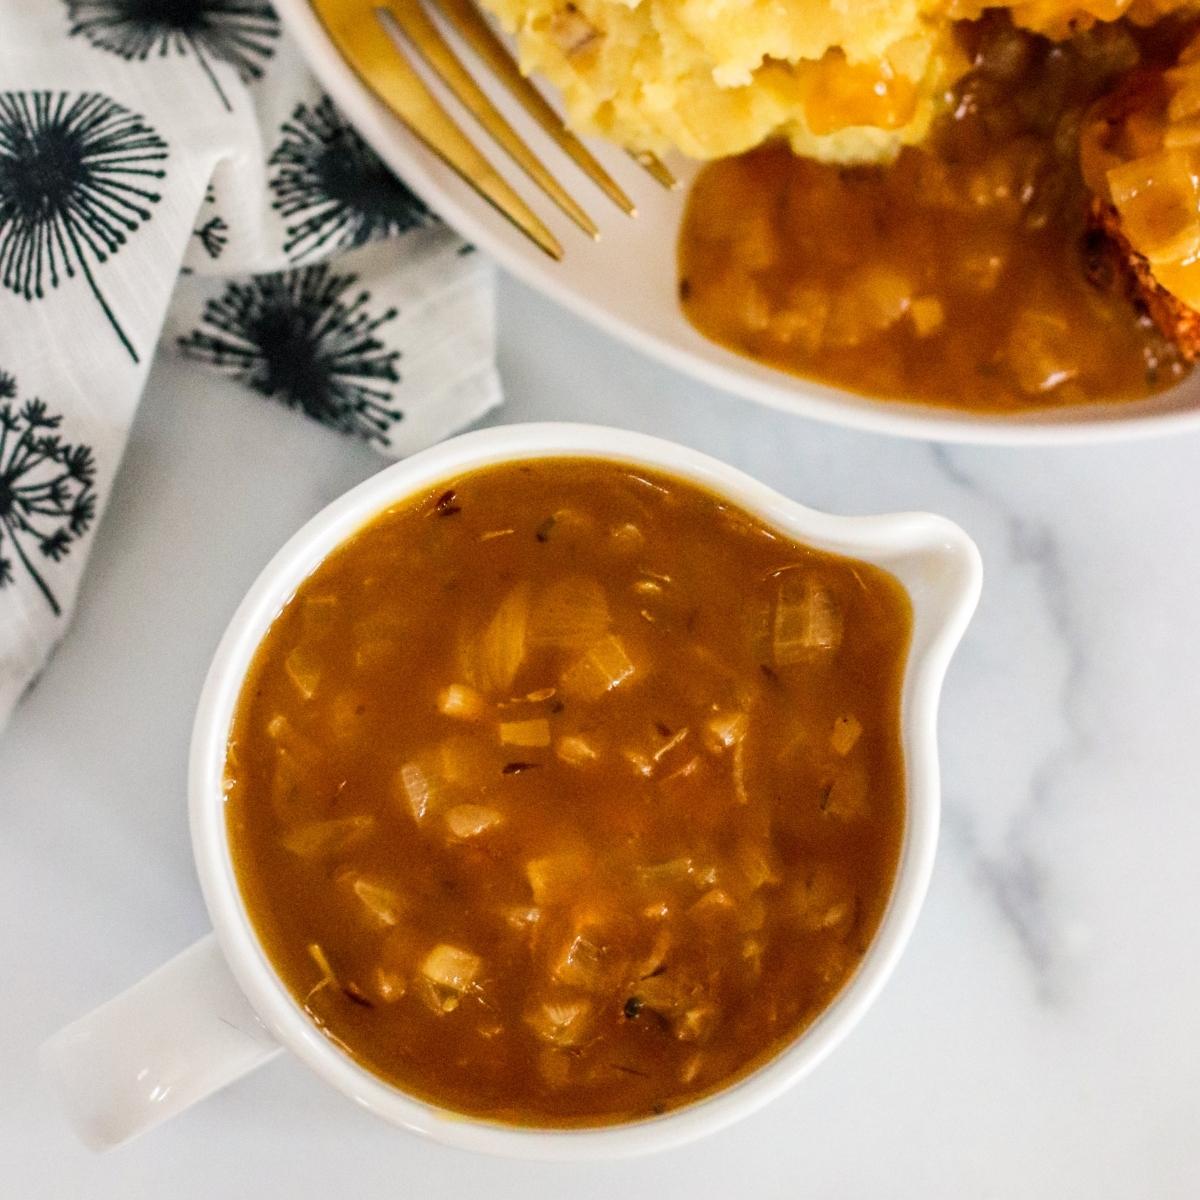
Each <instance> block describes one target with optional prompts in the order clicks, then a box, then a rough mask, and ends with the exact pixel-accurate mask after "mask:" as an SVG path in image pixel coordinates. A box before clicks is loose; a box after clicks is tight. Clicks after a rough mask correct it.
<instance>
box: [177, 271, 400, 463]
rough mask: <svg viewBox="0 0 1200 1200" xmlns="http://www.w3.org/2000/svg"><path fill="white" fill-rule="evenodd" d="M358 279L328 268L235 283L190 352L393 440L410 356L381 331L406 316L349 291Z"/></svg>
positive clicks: (262, 390) (352, 429) (210, 312)
mask: <svg viewBox="0 0 1200 1200" xmlns="http://www.w3.org/2000/svg"><path fill="white" fill-rule="evenodd" d="M357 282H358V277H357V276H356V275H335V274H333V273H332V272H331V271H330V270H329V268H328V266H327V265H325V264H321V265H320V266H315V267H303V268H301V269H299V270H294V271H284V272H282V273H280V274H276V275H257V276H253V277H251V278H249V279H247V280H244V281H242V282H238V283H231V284H229V286H228V287H226V289H225V291H224V292H223V293H222V294H221V295H220V296H219V297H217V298H215V299H212V300H209V301H208V303H207V304H206V305H205V306H204V315H203V318H202V320H201V328H199V329H197V330H195V331H194V332H192V333H190V334H189V335H188V336H187V337H185V338H181V339H180V342H179V346H180V349H181V350H182V351H183V353H184V354H186V355H187V356H188V357H190V358H195V359H199V360H201V361H203V362H207V363H211V364H212V365H213V366H216V367H220V368H222V369H223V370H225V371H227V372H228V373H229V374H230V375H231V376H233V377H234V378H235V379H237V380H239V381H240V382H242V383H244V384H246V385H247V386H248V387H250V388H253V389H254V391H256V392H258V393H259V394H260V395H263V396H267V397H269V398H271V399H274V400H278V401H279V402H280V403H282V404H284V405H286V406H287V407H288V408H299V409H301V410H302V411H303V412H305V413H307V414H308V415H309V416H310V417H312V418H313V419H314V420H316V421H320V422H321V424H322V425H328V426H330V427H331V428H333V429H337V430H339V431H340V432H342V433H349V434H354V435H356V436H358V437H361V438H363V439H364V440H366V441H378V442H386V441H387V434H388V430H389V429H390V428H391V426H392V425H393V424H394V423H395V422H396V421H399V420H401V419H402V414H401V413H400V412H399V411H398V410H397V409H395V408H393V407H392V406H391V399H392V389H391V387H390V386H389V385H391V384H395V383H398V382H399V381H400V375H399V373H398V372H397V370H396V361H397V359H399V357H400V351H399V350H388V349H387V347H386V346H385V345H384V344H383V342H381V341H380V340H379V338H378V337H377V336H376V331H377V330H378V329H379V328H380V326H382V325H385V324H386V323H387V322H388V321H391V320H392V319H393V318H394V317H395V316H396V310H395V309H394V308H389V309H388V310H387V311H385V312H383V313H380V314H379V315H378V316H372V315H371V313H370V311H369V310H368V307H367V306H368V304H369V303H370V300H371V297H370V295H369V293H367V292H365V291H360V292H358V294H357V295H355V296H353V297H352V298H351V297H349V296H348V295H347V294H348V293H349V292H350V290H351V289H352V288H353V287H354V285H355V284H356V283H357Z"/></svg>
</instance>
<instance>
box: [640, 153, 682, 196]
mask: <svg viewBox="0 0 1200 1200" xmlns="http://www.w3.org/2000/svg"><path fill="white" fill-rule="evenodd" d="M628 154H629V157H630V158H632V159H633V161H634V162H635V163H637V165H638V166H639V167H643V168H644V169H645V170H646V171H648V172H649V174H650V178H651V179H653V180H654V181H655V182H656V183H661V184H662V185H663V187H665V188H666V189H667V191H668V192H673V191H674V190H675V189H676V188H677V187H678V186H679V180H678V179H676V178H675V176H674V175H672V174H671V169H670V168H669V167H668V166H667V164H666V163H664V162H663V161H662V159H661V158H659V157H658V155H657V154H651V153H650V151H649V150H630V151H628Z"/></svg>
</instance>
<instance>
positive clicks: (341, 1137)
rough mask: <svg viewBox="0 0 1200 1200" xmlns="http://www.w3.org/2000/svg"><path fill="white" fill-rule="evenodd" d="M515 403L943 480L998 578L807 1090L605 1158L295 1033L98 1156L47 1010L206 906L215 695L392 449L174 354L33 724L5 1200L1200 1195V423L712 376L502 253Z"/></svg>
mask: <svg viewBox="0 0 1200 1200" xmlns="http://www.w3.org/2000/svg"><path fill="white" fill-rule="evenodd" d="M501 303H502V320H501V327H502V345H503V359H502V364H501V365H502V370H503V375H504V378H505V382H506V385H507V389H508V394H509V404H508V408H507V410H506V414H505V419H508V420H512V421H522V420H530V419H536V418H545V417H566V418H576V419H584V420H594V421H600V422H605V423H610V424H619V425H626V426H629V427H632V428H637V429H644V430H647V431H651V432H654V433H660V434H664V435H666V436H669V437H673V438H676V439H678V440H680V441H684V442H688V443H690V444H692V445H695V446H697V447H700V448H701V449H703V450H706V451H708V452H710V453H713V454H717V455H720V456H722V457H724V458H727V459H729V460H730V461H732V462H734V463H736V464H737V465H739V466H741V467H743V468H744V469H746V470H748V471H751V472H753V473H755V474H757V475H759V476H761V477H762V478H763V479H765V480H767V481H768V482H769V483H771V484H773V485H774V486H776V487H778V488H780V489H782V490H783V491H785V492H787V493H789V494H791V495H794V496H796V497H798V498H800V499H802V500H804V501H807V502H809V503H811V504H814V505H816V506H819V507H824V508H828V509H831V510H836V511H841V512H870V511H875V510H882V509H895V508H910V507H911V508H925V507H927V508H932V509H935V510H938V511H941V512H944V513H946V514H948V515H949V516H951V517H953V518H954V519H956V520H958V521H959V522H961V523H962V524H963V525H964V526H965V527H966V528H967V529H968V530H969V531H970V532H971V533H972V534H973V535H974V537H975V538H976V539H977V540H978V542H979V545H980V547H981V549H982V551H983V555H984V559H985V563H986V570H987V579H986V583H985V589H984V598H983V602H982V604H981V607H980V610H979V613H978V616H977V618H976V621H975V624H974V626H973V628H972V629H971V631H970V632H969V634H968V635H967V638H966V641H965V643H964V645H963V647H962V649H961V651H960V653H959V655H958V658H957V660H956V662H955V664H954V666H953V668H952V670H951V673H950V678H949V682H948V686H947V690H946V695H945V703H944V711H943V720H942V747H943V763H944V778H945V809H946V813H945V826H944V836H943V842H942V850H941V855H940V860H939V863H938V867H937V870H936V874H935V878H934V884H933V888H932V891H931V894H930V897H929V901H928V904H927V906H926V909H925V912H924V916H923V918H922V921H921V923H920V926H919V928H918V931H917V934H916V937H915V939H914V941H913V944H912V946H911V948H910V951H909V953H908V955H907V957H906V958H905V960H904V961H903V963H902V964H901V966H900V969H899V971H898V972H897V974H896V976H895V978H894V980H893V982H892V983H891V984H890V986H889V987H888V989H887V991H886V993H885V994H884V996H883V998H882V999H881V1001H880V1003H879V1004H878V1006H877V1007H876V1008H875V1009H874V1010H873V1011H872V1012H871V1014H870V1015H869V1016H868V1017H867V1019H866V1020H865V1021H864V1023H863V1024H862V1026H861V1027H860V1028H859V1029H858V1031H857V1032H856V1033H855V1034H854V1035H853V1037H852V1038H851V1040H850V1041H849V1042H848V1043H847V1044H846V1045H845V1046H844V1047H843V1048H842V1049H841V1050H840V1051H839V1052H838V1053H837V1054H836V1055H835V1056H834V1057H833V1058H832V1059H831V1060H830V1061H828V1062H827V1063H826V1064H825V1065H824V1066H822V1067H821V1068H820V1069H819V1070H818V1071H817V1073H816V1074H815V1075H813V1076H811V1077H810V1079H809V1080H808V1081H806V1082H805V1083H804V1084H802V1085H801V1086H800V1087H799V1088H798V1089H797V1090H795V1091H794V1092H793V1093H792V1094H791V1095H790V1096H788V1097H787V1098H785V1099H783V1100H781V1101H779V1102H777V1103H776V1104H774V1105H773V1106H771V1107H769V1108H768V1109H767V1110H765V1111H764V1112H762V1113H761V1114H759V1115H757V1116H755V1117H753V1118H751V1119H749V1120H747V1121H746V1122H744V1123H743V1124H741V1125H740V1126H737V1127H736V1128H734V1129H732V1130H730V1131H728V1132H726V1133H724V1134H722V1135H720V1136H717V1137H714V1138H711V1139H710V1140H708V1141H706V1142H703V1143H701V1144H698V1145H696V1146H694V1147H691V1148H689V1149H686V1150H683V1151H679V1152H674V1153H670V1154H664V1155H659V1156H657V1157H653V1158H649V1159H644V1160H641V1161H634V1162H625V1163H613V1164H603V1165H597V1166H594V1167H588V1168H572V1167H565V1166H544V1165H539V1164H521V1163H510V1162H493V1161H488V1160H485V1159H482V1158H477V1157H474V1156H471V1155H467V1154H462V1153H457V1152H452V1151H449V1150H445V1149H442V1148H440V1147H438V1146H435V1145H431V1144H428V1143H425V1142H422V1141H419V1140H417V1139H415V1138H412V1137H410V1136H408V1135H405V1134H402V1133H399V1132H397V1131H394V1130H392V1129H391V1128H389V1127H387V1126H385V1125H383V1124H381V1123H378V1122H376V1121H375V1120H374V1119H372V1118H370V1117H368V1116H366V1115H364V1114H362V1113H360V1112H359V1111H357V1110H356V1109H355V1108H354V1107H353V1106H352V1105H351V1104H350V1103H349V1102H348V1101H345V1100H343V1099H341V1098H340V1097H339V1096H337V1095H336V1094H332V1093H330V1092H329V1091H327V1090H326V1089H325V1087H324V1086H323V1085H321V1084H319V1083H318V1082H317V1081H316V1079H315V1078H313V1077H310V1076H309V1075H308V1073H307V1072H306V1071H305V1070H304V1069H303V1068H301V1067H300V1066H299V1065H297V1064H296V1063H295V1062H292V1061H289V1060H287V1059H286V1057H285V1058H282V1059H278V1060H276V1061H275V1062H273V1063H272V1064H270V1065H269V1066H267V1067H266V1068H264V1069H263V1070H261V1071H260V1072H259V1073H258V1074H257V1075H255V1076H253V1077H252V1078H250V1079H248V1080H246V1081H244V1082H242V1083H240V1084H238V1085H237V1086H235V1087H233V1088H231V1089H229V1090H228V1091H226V1092H224V1093H222V1094H220V1095H219V1096H217V1097H215V1098H213V1099H211V1100H209V1101H207V1102H205V1103H204V1104H202V1105H201V1106H199V1107H198V1108H197V1109H195V1110H193V1111H192V1112H190V1113H188V1114H186V1115H185V1116H184V1117H182V1118H180V1119H178V1120H177V1121H175V1122H174V1123H172V1124H171V1125H169V1126H166V1127H163V1128H162V1129H160V1130H158V1131H156V1132H154V1133H152V1134H150V1135H148V1136H147V1137H146V1138H144V1139H143V1140H141V1141H139V1142H135V1143H133V1144H131V1145H129V1146H127V1147H124V1148H122V1149H120V1150H118V1151H115V1152H113V1153H111V1154H109V1155H107V1156H105V1157H103V1158H97V1157H93V1156H92V1155H90V1154H89V1153H88V1152H86V1151H85V1150H83V1149H82V1148H81V1147H80V1146H78V1145H77V1144H76V1143H75V1142H74V1141H73V1140H72V1137H71V1136H70V1134H69V1133H68V1131H67V1129H66V1128H65V1126H64V1124H63V1122H62V1120H61V1118H60V1117H59V1115H58V1114H57V1112H56V1111H55V1108H54V1105H53V1103H52V1101H51V1099H50V1098H49V1096H48V1095H47V1093H46V1090H45V1087H44V1085H43V1083H42V1082H41V1080H40V1078H39V1076H38V1073H37V1070H36V1066H35V1054H36V1048H37V1045H38V1043H39V1042H40V1041H41V1040H42V1038H43V1037H44V1036H46V1035H47V1034H49V1033H50V1032H52V1031H53V1030H54V1029H55V1028H57V1027H58V1026H59V1025H60V1024H62V1023H63V1022H65V1021H67V1020H69V1019H71V1018H73V1017H75V1016H77V1015H78V1014H80V1013H82V1012H83V1011H85V1010H86V1009H88V1008H89V1007H90V1006H92V1005H93V1004H95V1003H97V1002H99V1001H101V1000H103V999H104V998H106V997H107V996H109V995H110V994H112V993H114V992H116V991H118V990H120V989H121V988H123V987H124V986H126V985H127V984H129V983H131V982H132V981H134V980H135V979H136V978H138V977H139V976H140V975H141V974H142V973H144V972H145V971H147V970H149V969H150V968H152V967H153V966H155V965H156V964H158V963H159V962H161V961H162V960H163V959H165V958H167V957H168V956H170V955H171V954H173V953H174V952H175V951H177V950H179V949H181V948H182V947H183V946H185V945H187V944H188V943H189V942H190V941H191V940H192V939H194V938H196V937H197V936H198V935H200V934H201V933H202V932H203V931H204V930H205V926H206V921H205V914H204V911H203V907H202V904H201V901H200V896H199V892H198V890H197V886H196V882H195V879H194V876H193V872H192V864H191V858H190V852H189V848H188V841H187V830H186V823H185V814H184V796H183V787H184V783H183V781H184V757H185V749H186V745H187V739H188V730H189V724H190V721H191V716H192V707H193V702H194V698H195V696H196V693H197V689H198V687H199V684H200V681H201V678H202V674H203V672H204V669H205V665H206V662H207V659H208V656H209V654H210V652H211V650H212V649H213V647H214V645H215V642H216V639H217V637H218V634H219V632H220V630H221V628H222V626H223V625H224V623H225V621H226V619H227V617H228V615H229V614H230V612H231V611H232V608H233V606H234V604H235V602H236V601H237V599H238V598H239V597H240V596H241V593H242V591H243V589H244V588H245V587H246V586H247V584H248V583H249V582H250V580H251V579H252V578H253V576H254V575H255V574H256V573H257V571H258V569H259V567H260V566H261V565H262V564H263V563H264V562H265V560H266V558H267V557H268V555H269V554H270V552H271V551H272V550H273V549H274V548H275V547H276V545H277V544H278V543H279V542H280V541H282V539H283V538H284V537H285V536H286V535H287V534H289V533H290V532H291V531H292V530H294V529H295V528H296V527H297V526H298V525H299V524H300V523H301V522H302V521H303V520H304V519H305V518H306V517H307V516H309V515H310V514H311V513H312V512H314V511H315V510H316V509H318V508H319V507H320V506H321V505H323V504H324V503H325V502H326V501H327V500H328V499H330V498H331V497H333V496H334V495H335V494H337V493H338V492H340V491H342V490H343V489H344V488H346V487H347V486H348V485H350V484H352V483H354V482H355V481H357V480H358V479H360V478H362V477H363V476H365V475H367V474H368V473H370V472H372V471H373V470H375V469H376V468H377V467H378V466H379V465H380V463H379V461H378V460H377V459H376V458H375V457H374V456H373V455H372V454H371V453H370V452H368V451H366V450H363V449H360V448H358V447H355V446H352V445H349V444H345V443H342V442H339V441H338V440H337V439H336V438H333V437H331V436H330V435H328V434H327V433H325V432H323V431H321V430H319V429H317V428H315V427H312V426H309V425H308V424H306V423H304V422H302V421H299V420H297V419H295V418H294V417H292V416H290V415H288V414H285V413H283V412H282V411H279V410H277V409H275V408H273V407H272V406H270V405H269V404H267V403H266V402H263V401H261V400H257V399H253V398H248V397H245V396H243V395H242V394H240V393H238V392H237V391H236V390H235V389H234V388H232V387H229V386H223V385H221V384H219V383H215V382H214V381H213V380H212V379H211V378H210V377H209V376H207V375H205V374H202V373H200V372H198V371H197V370H196V369H195V368H192V367H188V366H181V365H176V364H170V363H164V364H160V365H159V366H158V367H157V369H156V370H155V372H154V374H153V375H152V377H151V382H150V387H149V392H148V395H147V397H146V401H145V404H144V406H143V409H142V412H141V415H140V417H139V420H138V422H137V424H136V426H135V428H134V433H133V438H132V441H131V443H130V447H129V452H128V456H127V460H126V463H125V466H124V468H123V470H122V473H121V476H120V478H119V479H118V481H117V486H116V490H115V494H114V496H113V500H112V505H111V508H110V510H109V512H108V515H107V518H106V520H105V522H104V525H103V528H102V529H101V531H100V534H99V537H98V541H97V545H96V549H95V554H94V557H93V560H92V563H91V569H90V571H89V573H88V575H87V577H86V579H85V583H84V588H83V593H82V597H81V600H80V606H79V613H78V618H77V620H76V623H75V627H74V630H73V632H72V634H71V636H70V638H69V640H68V641H67V643H66V644H65V645H64V646H63V647H62V649H61V651H60V652H59V654H58V655H57V657H56V658H55V660H54V661H53V663H52V664H51V666H50V667H49V669H48V670H47V671H46V673H45V675H44V677H43V678H42V680H41V682H40V684H39V685H38V687H37V689H36V691H35V692H34V693H33V694H32V695H31V696H29V698H28V699H27V700H26V702H25V704H24V705H23V707H22V708H21V709H20V710H19V711H18V713H17V715H16V717H15V718H14V720H13V722H12V724H11V726H10V728H9V730H8V732H7V734H6V735H5V737H4V738H3V740H2V741H0V913H3V919H2V920H0V963H2V964H3V965H2V967H0V979H2V980H3V983H2V984H0V1195H4V1196H11V1197H13V1198H14V1200H15V1198H17V1197H20V1198H21V1200H74V1198H75V1197H80V1198H86V1200H106V1198H109V1197H111V1198H113V1200H117V1198H120V1200H130V1198H138V1200H140V1198H142V1197H151V1196H167V1197H170V1198H171V1200H191V1198H193V1197H194V1198H197V1200H199V1198H203V1200H212V1198H214V1197H221V1198H222V1200H223V1198H225V1197H229V1198H237V1200H240V1198H241V1197H247V1198H249V1197H271V1198H272V1200H273V1198H274V1197H287V1198H289V1200H308V1198H310V1197H311V1198H314V1200H316V1198H319V1200H328V1198H329V1197H331V1196H337V1197H345V1198H347V1200H374V1198H375V1197H388V1198H389V1200H390V1198H393V1197H407V1196H420V1197H422V1198H426V1200H441V1198H449V1197H454V1198H456V1200H457V1198H461V1197H472V1198H474V1197H488V1198H489V1200H490V1198H492V1197H498V1198H503V1197H521V1198H522V1200H542V1198H546V1200H550V1198H552V1197H553V1198H554V1200H559V1198H561V1197H567V1196H570V1197H572V1198H574V1197H580V1198H600V1197H604V1198H605V1200H607V1198H609V1197H613V1198H615V1197H620V1198H621V1200H641V1198H650V1197H653V1198H654V1200H675V1198H677V1197H678V1198H683V1197H687V1198H689V1200H691V1198H694V1197H715V1196H736V1197H742V1196H754V1197H780V1198H783V1197H789V1198H790V1197H796V1196H801V1195H803V1196H814V1197H834V1198H836V1200H856V1198H858V1197H872V1198H874V1197H914V1198H920V1200H930V1198H940V1197H953V1198H955V1200H961V1198H968V1197H972V1198H973V1197H1006V1198H1007V1197H1021V1198H1022V1200H1032V1198H1035V1197H1036V1198H1040V1197H1048V1198H1050V1197H1052V1198H1054V1200H1062V1198H1064V1197H1086V1198H1088V1200H1101V1198H1106V1197H1120V1198H1122V1200H1123V1198H1126V1197H1130V1198H1139V1200H1140V1198H1150V1197H1153V1198H1154V1200H1160V1198H1167V1197H1194V1196H1197V1195H1200V1138H1198V1136H1197V1134H1198V1125H1200V1121H1198V1118H1200V1036H1198V1032H1197V1020H1196V1014H1197V1012H1200V932H1198V931H1197V930H1198V921H1197V911H1198V910H1200V873H1198V871H1197V859H1198V854H1197V851H1198V849H1200V730H1198V727H1197V726H1198V721H1197V719H1198V718H1200V637H1197V628H1198V626H1200V538H1198V537H1197V535H1196V532H1195V531H1196V528H1197V512H1198V511H1200V438H1196V437H1192V438H1187V439H1178V440H1174V441H1171V442H1149V443H1141V444H1136V445H1130V446H1115V447H1103V448H1083V449H1078V450H1057V451H1037V450H1033V451H1031V450H1023V451H1005V450H994V449H993V450H985V449H969V450H968V449H949V450H947V449H939V448H934V447H930V446H927V445H921V444H916V443H904V442H893V441H887V440H883V439H878V438H868V437H864V436H861V435H851V434H847V433H841V432H838V431H836V430H832V429H827V428H823V427H817V426H814V425H810V424H807V423H803V422H800V421H798V420H795V419H791V418H788V417H785V416H783V415H781V414H778V413H771V412H765V411H761V410H758V409H755V408H753V407H751V406H749V405H747V404H744V403H742V402H739V401H737V400H733V399H730V398H728V397H725V396H721V395H718V394H716V393H712V392H708V391H706V390H704V389H703V388H700V387H698V386H697V385H695V384H693V383H691V382H689V381H687V380H684V379H682V378H680V377H677V376H674V375H672V374H671V373H669V372H668V371H667V370H665V369H664V368H661V367H658V366H656V365H654V364H651V363H649V362H647V361H646V360H644V359H642V358H641V357H639V356H637V355H636V354H634V353H632V352H628V351H625V350H623V349H622V348H620V347H618V346H617V345H615V344H614V343H612V342H610V341H609V340H607V339H606V338H604V337H603V336H601V335H599V334H597V333H594V332H592V331H591V330H589V329H587V328H586V327H584V326H583V325H581V324H580V323H578V322H577V321H575V320H574V319H572V318H570V317H568V316H566V315H564V314H562V313H560V312H558V311H556V310H555V309H553V308H552V307H551V306H550V305H549V304H548V303H546V302H545V301H543V300H541V299H540V298H537V297H535V296H532V295H530V294H529V293H527V292H525V291H523V290H522V289H520V288H518V287H517V286H515V285H512V284H505V285H504V286H503V288H502V293H501Z"/></svg>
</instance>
